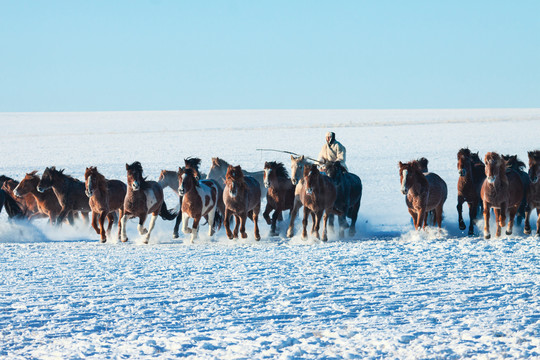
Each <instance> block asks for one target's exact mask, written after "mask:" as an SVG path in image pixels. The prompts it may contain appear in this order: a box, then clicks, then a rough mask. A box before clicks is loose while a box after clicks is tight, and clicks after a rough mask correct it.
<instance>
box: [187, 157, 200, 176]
mask: <svg viewBox="0 0 540 360" xmlns="http://www.w3.org/2000/svg"><path fill="white" fill-rule="evenodd" d="M184 164H185V166H186V167H185V168H186V169H192V170H193V171H194V173H195V178H196V179H197V181H198V180H200V178H201V173H200V171H199V167H200V166H201V159H199V158H192V157H188V158H187V159H184Z"/></svg>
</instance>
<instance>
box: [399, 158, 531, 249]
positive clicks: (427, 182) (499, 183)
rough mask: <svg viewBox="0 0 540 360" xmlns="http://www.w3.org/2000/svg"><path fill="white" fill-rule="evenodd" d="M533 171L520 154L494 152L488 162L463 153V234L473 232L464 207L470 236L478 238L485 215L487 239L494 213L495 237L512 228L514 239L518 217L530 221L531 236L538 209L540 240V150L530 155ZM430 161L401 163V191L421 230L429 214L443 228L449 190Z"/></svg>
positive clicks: (460, 170) (459, 207) (460, 168)
mask: <svg viewBox="0 0 540 360" xmlns="http://www.w3.org/2000/svg"><path fill="white" fill-rule="evenodd" d="M528 157H529V172H528V173H527V172H525V168H526V165H525V163H523V162H522V161H520V160H519V159H518V157H517V156H516V155H499V154H498V153H496V152H488V153H487V154H486V155H485V157H484V161H482V160H481V159H480V157H479V155H478V153H473V152H471V151H470V150H469V149H467V148H464V149H461V150H459V152H458V153H457V167H458V173H459V180H458V184H457V190H458V198H457V201H458V203H457V211H458V222H459V228H460V230H465V229H466V228H467V226H466V224H465V222H464V220H463V203H465V202H467V204H468V206H469V229H468V234H469V235H474V226H475V223H476V221H477V218H478V214H479V213H482V214H483V216H484V238H485V239H489V238H491V232H490V228H489V220H490V214H491V209H493V213H494V215H495V222H496V231H495V236H496V237H499V236H501V231H502V228H504V227H505V226H506V220H507V215H508V226H507V228H506V234H507V235H511V234H512V232H513V227H514V219H515V218H516V215H517V221H518V222H520V221H522V220H523V219H524V220H525V225H524V233H525V234H527V235H529V234H531V226H530V215H531V211H532V210H533V209H536V211H537V215H538V219H537V222H536V236H540V184H539V183H538V177H539V176H540V151H530V152H528ZM427 165H428V161H427V160H426V159H425V158H422V159H419V160H413V161H410V162H408V163H402V162H400V163H399V175H400V181H401V191H402V193H403V194H404V195H405V196H406V200H405V202H406V204H407V207H408V209H409V213H410V214H411V217H412V220H413V223H414V227H415V229H420V228H425V226H426V225H427V222H428V218H429V216H428V215H429V214H432V215H433V223H434V225H435V223H436V224H437V225H438V227H439V228H440V227H441V222H442V208H443V205H444V202H445V201H446V198H447V194H448V189H447V186H446V183H445V182H444V180H443V179H441V178H440V177H439V176H438V175H436V174H434V173H430V172H429V171H428V169H427Z"/></svg>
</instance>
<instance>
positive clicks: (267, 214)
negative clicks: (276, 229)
mask: <svg viewBox="0 0 540 360" xmlns="http://www.w3.org/2000/svg"><path fill="white" fill-rule="evenodd" d="M271 211H272V207H271V206H270V204H269V203H268V202H267V203H266V207H265V208H264V212H263V218H264V220H266V223H267V224H268V225H271V224H272V220H271V219H270V212H271ZM274 214H275V210H274Z"/></svg>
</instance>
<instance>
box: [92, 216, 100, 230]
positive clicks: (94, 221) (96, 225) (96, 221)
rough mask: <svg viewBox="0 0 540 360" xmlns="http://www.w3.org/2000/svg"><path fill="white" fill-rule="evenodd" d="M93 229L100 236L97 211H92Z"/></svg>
mask: <svg viewBox="0 0 540 360" xmlns="http://www.w3.org/2000/svg"><path fill="white" fill-rule="evenodd" d="M92 227H93V228H94V230H95V231H96V233H97V234H98V235H99V234H100V233H101V231H99V227H98V213H97V212H95V211H92Z"/></svg>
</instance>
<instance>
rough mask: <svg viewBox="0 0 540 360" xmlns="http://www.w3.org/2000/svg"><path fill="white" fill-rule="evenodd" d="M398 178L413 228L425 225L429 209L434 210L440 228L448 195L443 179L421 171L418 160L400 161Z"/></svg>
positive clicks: (417, 228)
mask: <svg viewBox="0 0 540 360" xmlns="http://www.w3.org/2000/svg"><path fill="white" fill-rule="evenodd" d="M399 180H400V183H401V193H402V194H403V195H405V196H406V197H405V203H406V204H407V208H408V209H409V214H411V217H412V219H413V223H414V228H415V229H416V230H419V229H420V228H425V227H426V225H427V214H428V212H429V211H431V210H434V216H435V221H436V222H437V225H438V227H439V228H440V227H441V224H442V213H443V205H444V202H445V201H446V197H447V195H448V188H447V186H446V183H445V182H444V180H443V179H441V178H440V177H439V176H438V175H437V174H435V173H423V172H422V169H421V166H420V165H419V164H418V161H411V162H408V163H402V162H401V161H400V162H399Z"/></svg>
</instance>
